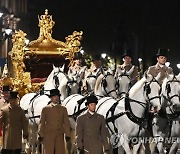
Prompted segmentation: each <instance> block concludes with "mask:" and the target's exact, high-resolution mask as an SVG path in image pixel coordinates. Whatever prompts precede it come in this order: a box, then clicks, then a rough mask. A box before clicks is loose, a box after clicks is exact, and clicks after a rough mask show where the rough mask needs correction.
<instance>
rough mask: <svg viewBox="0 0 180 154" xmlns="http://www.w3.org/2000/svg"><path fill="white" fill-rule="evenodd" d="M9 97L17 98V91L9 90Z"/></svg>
mask: <svg viewBox="0 0 180 154" xmlns="http://www.w3.org/2000/svg"><path fill="white" fill-rule="evenodd" d="M9 98H10V99H16V98H18V92H17V91H10V96H9Z"/></svg>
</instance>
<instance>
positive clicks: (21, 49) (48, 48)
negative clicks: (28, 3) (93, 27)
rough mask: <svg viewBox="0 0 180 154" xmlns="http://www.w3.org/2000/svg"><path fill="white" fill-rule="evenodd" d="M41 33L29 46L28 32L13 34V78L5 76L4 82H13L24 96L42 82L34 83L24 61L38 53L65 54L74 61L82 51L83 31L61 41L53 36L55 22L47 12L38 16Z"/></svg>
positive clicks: (40, 85)
mask: <svg viewBox="0 0 180 154" xmlns="http://www.w3.org/2000/svg"><path fill="white" fill-rule="evenodd" d="M38 19H39V25H38V26H39V27H40V34H39V37H38V39H37V40H34V41H31V42H30V43H29V45H28V46H26V44H25V40H26V35H27V34H26V33H24V32H23V31H22V30H19V31H15V34H14V35H13V36H12V43H13V47H12V50H11V51H10V53H9V55H10V57H11V60H12V64H13V73H14V77H13V78H10V77H9V78H7V77H6V78H4V81H3V84H7V83H8V84H11V85H12V87H13V89H14V90H17V91H18V92H19V94H20V97H22V96H23V95H24V94H26V93H29V92H33V91H37V90H38V89H39V88H40V87H42V84H41V83H40V84H32V82H31V74H30V72H25V68H26V66H25V64H24V61H25V60H26V59H28V58H30V57H31V56H32V57H33V56H38V55H46V56H48V55H57V56H60V55H61V56H63V57H64V58H66V59H69V60H70V64H71V63H72V60H73V57H74V53H75V52H79V51H80V49H81V48H80V45H81V43H80V40H81V39H82V34H83V32H82V31H80V32H77V31H74V32H73V34H72V35H69V36H67V37H66V38H65V39H66V42H61V41H58V40H55V39H53V38H52V28H53V26H54V24H55V22H54V21H53V20H52V16H51V15H48V10H47V9H46V10H45V14H44V15H41V16H40V17H38Z"/></svg>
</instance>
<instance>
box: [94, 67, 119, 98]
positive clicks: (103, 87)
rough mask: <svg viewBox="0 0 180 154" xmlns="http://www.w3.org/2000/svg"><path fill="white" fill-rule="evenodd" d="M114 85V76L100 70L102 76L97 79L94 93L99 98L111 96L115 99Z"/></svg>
mask: <svg viewBox="0 0 180 154" xmlns="http://www.w3.org/2000/svg"><path fill="white" fill-rule="evenodd" d="M115 84H116V80H115V78H114V76H113V75H112V74H110V73H109V72H105V71H103V70H102V74H101V75H99V76H98V78H97V81H96V85H95V90H94V92H95V94H96V95H97V96H100V97H103V96H111V97H114V98H117V94H116V86H115Z"/></svg>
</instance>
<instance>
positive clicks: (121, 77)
mask: <svg viewBox="0 0 180 154" xmlns="http://www.w3.org/2000/svg"><path fill="white" fill-rule="evenodd" d="M130 73H131V72H126V71H124V70H121V71H120V70H119V71H118V75H116V76H115V78H116V88H117V95H118V97H119V98H121V97H122V96H123V95H126V94H127V93H128V92H129V90H130V88H131V79H130Z"/></svg>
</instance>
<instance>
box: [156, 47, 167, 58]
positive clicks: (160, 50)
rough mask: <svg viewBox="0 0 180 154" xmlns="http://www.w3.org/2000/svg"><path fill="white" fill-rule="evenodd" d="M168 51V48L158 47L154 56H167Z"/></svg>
mask: <svg viewBox="0 0 180 154" xmlns="http://www.w3.org/2000/svg"><path fill="white" fill-rule="evenodd" d="M168 52H169V49H162V48H160V49H158V53H157V54H156V57H159V56H164V57H168Z"/></svg>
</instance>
